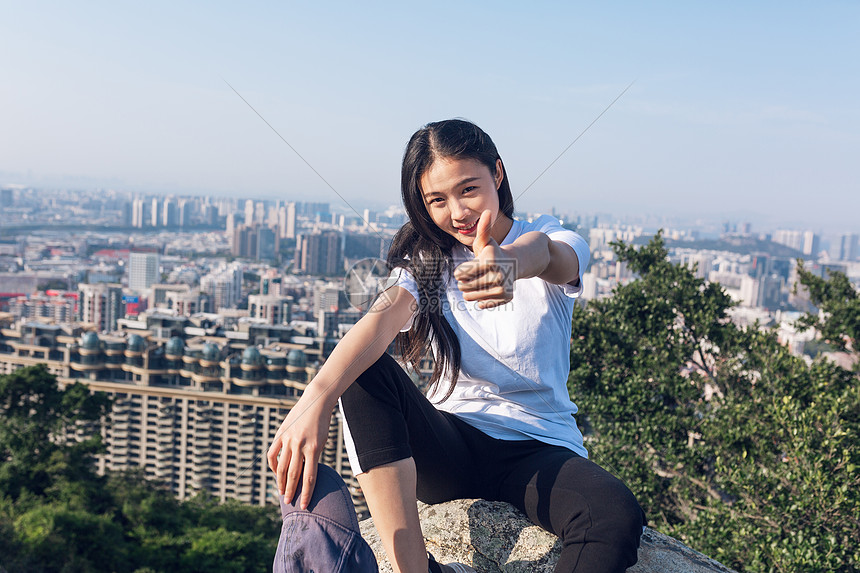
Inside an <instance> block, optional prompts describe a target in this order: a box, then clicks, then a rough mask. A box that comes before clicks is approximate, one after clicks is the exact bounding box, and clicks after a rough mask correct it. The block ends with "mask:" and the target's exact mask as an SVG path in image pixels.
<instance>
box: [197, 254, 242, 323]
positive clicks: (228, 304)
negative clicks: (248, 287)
mask: <svg viewBox="0 0 860 573" xmlns="http://www.w3.org/2000/svg"><path fill="white" fill-rule="evenodd" d="M243 276H244V273H243V271H242V265H241V264H239V263H231V264H230V265H229V266H226V265H225V266H222V267H220V268H219V269H218V270H216V271H215V272H213V273H211V274H208V275H206V276H205V277H203V278H201V279H200V291H201V292H202V293H206V294H207V295H209V299H210V301H211V308H210V310H209V311H210V312H217V311H218V310H219V309H222V308H235V307H236V305H237V304H238V302H239V300H240V299H241V297H242V279H243Z"/></svg>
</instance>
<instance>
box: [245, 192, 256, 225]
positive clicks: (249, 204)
mask: <svg viewBox="0 0 860 573" xmlns="http://www.w3.org/2000/svg"><path fill="white" fill-rule="evenodd" d="M245 224H246V225H248V226H249V227H250V226H251V225H253V224H254V200H253V199H247V200H246V201H245Z"/></svg>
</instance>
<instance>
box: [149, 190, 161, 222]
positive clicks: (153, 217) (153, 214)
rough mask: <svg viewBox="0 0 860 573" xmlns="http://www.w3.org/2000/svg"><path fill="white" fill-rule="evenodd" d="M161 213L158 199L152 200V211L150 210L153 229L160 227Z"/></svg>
mask: <svg viewBox="0 0 860 573" xmlns="http://www.w3.org/2000/svg"><path fill="white" fill-rule="evenodd" d="M159 213H161V211H159V209H158V197H153V198H152V209H150V220H151V221H152V226H153V227H158V215H159Z"/></svg>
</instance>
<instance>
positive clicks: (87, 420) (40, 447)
mask: <svg viewBox="0 0 860 573" xmlns="http://www.w3.org/2000/svg"><path fill="white" fill-rule="evenodd" d="M109 407H110V401H109V400H108V398H107V396H106V395H105V394H104V393H91V392H90V391H89V389H88V388H87V387H86V386H84V385H83V384H80V383H75V384H72V385H70V386H68V387H67V388H65V389H64V390H61V389H60V388H59V386H58V384H57V379H56V378H55V377H54V376H53V375H51V374H50V373H49V372H48V370H47V368H45V366H44V365H38V366H32V367H29V368H23V369H20V370H17V371H15V372H13V373H12V374H9V375H6V376H2V377H0V461H2V465H0V496H4V497H8V498H10V499H12V500H16V499H18V498H19V497H20V496H21V495H22V494H23V493H24V492H28V493H30V494H32V495H34V496H37V497H38V496H43V495H45V494H46V492H49V491H53V492H54V493H57V494H59V493H61V492H62V493H65V494H71V493H72V490H73V489H74V487H72V484H73V483H78V484H81V483H94V482H95V481H97V480H96V476H95V469H94V466H93V456H94V454H96V453H97V452H99V451H100V450H101V447H102V443H101V434H100V433H99V432H98V431H93V427H94V426H93V424H95V423H97V422H98V421H99V420H100V419H101V418H102V417H103V416H104V415H105V414H106V413H107V412H108V408H109ZM78 430H80V431H78ZM88 430H89V431H88ZM75 434H78V436H75ZM78 437H79V438H80V439H78Z"/></svg>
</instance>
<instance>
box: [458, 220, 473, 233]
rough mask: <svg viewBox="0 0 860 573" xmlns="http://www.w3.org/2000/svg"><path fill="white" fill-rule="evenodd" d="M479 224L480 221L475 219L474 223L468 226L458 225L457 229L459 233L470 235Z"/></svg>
mask: <svg viewBox="0 0 860 573" xmlns="http://www.w3.org/2000/svg"><path fill="white" fill-rule="evenodd" d="M477 226H478V221H475V222H474V223H472V224H471V225H469V226H468V227H456V229H457V232H458V233H460V234H463V235H468V234H469V233H471V232H472V231H474V230H475V228H476V227H477Z"/></svg>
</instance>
